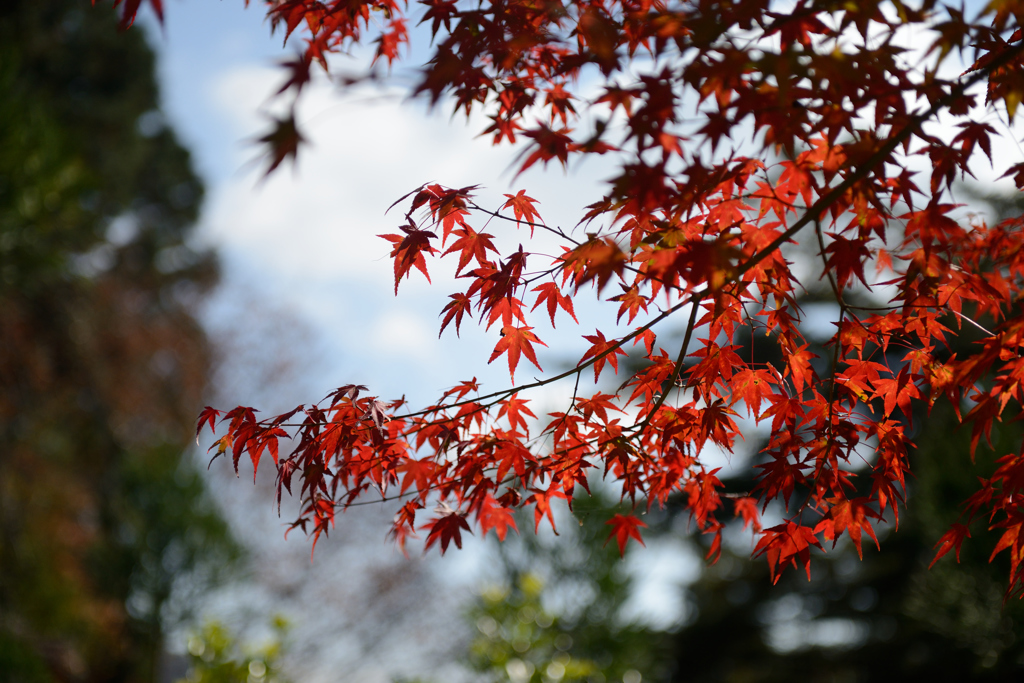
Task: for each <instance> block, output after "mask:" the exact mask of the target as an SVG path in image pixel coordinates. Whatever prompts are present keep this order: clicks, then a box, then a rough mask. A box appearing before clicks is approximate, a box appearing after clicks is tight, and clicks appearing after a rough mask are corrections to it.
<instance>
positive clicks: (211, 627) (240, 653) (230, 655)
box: [178, 617, 288, 683]
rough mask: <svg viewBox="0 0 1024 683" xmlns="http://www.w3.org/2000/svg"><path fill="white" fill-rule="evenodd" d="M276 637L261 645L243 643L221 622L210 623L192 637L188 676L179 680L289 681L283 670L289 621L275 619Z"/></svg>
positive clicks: (218, 682) (190, 682)
mask: <svg viewBox="0 0 1024 683" xmlns="http://www.w3.org/2000/svg"><path fill="white" fill-rule="evenodd" d="M271 629H272V633H273V635H272V637H271V639H270V640H269V641H268V642H267V643H266V644H264V645H263V646H261V647H258V648H251V647H243V646H241V645H240V644H239V643H238V641H237V639H236V638H235V636H234V635H233V634H232V633H231V632H230V631H229V630H228V629H227V628H226V627H225V626H224V625H223V624H220V623H218V622H208V623H207V624H205V625H204V626H203V628H202V629H201V630H200V631H198V632H196V633H193V634H192V635H191V636H189V639H188V653H189V670H188V675H187V676H186V677H185V678H183V679H181V680H180V681H179V682H178V683H288V679H287V678H284V677H283V675H282V674H281V671H280V660H281V657H282V655H283V654H284V652H285V648H286V644H287V638H286V637H287V633H288V624H287V622H286V621H285V620H284V619H282V618H281V617H275V618H274V619H273V620H272V621H271Z"/></svg>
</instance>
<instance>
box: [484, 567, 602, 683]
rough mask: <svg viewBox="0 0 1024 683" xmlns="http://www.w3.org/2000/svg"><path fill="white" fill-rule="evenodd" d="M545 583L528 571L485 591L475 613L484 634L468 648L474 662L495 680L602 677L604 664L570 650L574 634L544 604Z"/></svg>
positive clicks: (524, 682)
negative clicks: (513, 582) (509, 584)
mask: <svg viewBox="0 0 1024 683" xmlns="http://www.w3.org/2000/svg"><path fill="white" fill-rule="evenodd" d="M543 589H544V584H543V582H542V581H541V580H540V578H538V577H537V576H534V575H532V574H525V575H523V576H521V577H519V582H518V583H517V584H516V585H515V586H513V587H510V588H504V589H503V588H499V587H492V588H489V589H487V590H485V591H484V592H483V595H482V596H481V600H480V602H479V604H478V606H477V608H476V609H475V610H473V612H472V617H475V619H474V623H475V624H476V627H477V630H478V631H479V632H480V635H479V636H478V637H477V638H476V639H475V640H474V641H473V644H472V646H471V648H470V662H471V664H472V665H473V667H474V668H475V669H477V670H478V671H482V672H486V673H488V674H490V676H491V678H492V679H493V680H494V681H512V683H527V682H528V681H529V683H542V681H565V682H566V683H571V682H573V681H580V680H587V679H591V680H601V678H600V677H599V676H598V675H597V674H601V676H603V673H602V672H601V667H600V666H598V664H597V663H596V662H594V661H592V660H588V659H579V658H577V657H573V655H572V654H571V653H570V650H571V649H572V645H573V640H572V636H571V635H569V634H568V633H567V632H566V631H567V630H568V629H566V627H565V626H564V625H563V624H562V620H561V619H559V618H557V617H555V616H553V615H551V614H550V613H549V612H548V611H547V610H545V609H544V606H543V605H542V604H541V595H542V593H543Z"/></svg>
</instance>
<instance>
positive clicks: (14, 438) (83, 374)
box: [0, 0, 237, 682]
mask: <svg viewBox="0 0 1024 683" xmlns="http://www.w3.org/2000/svg"><path fill="white" fill-rule="evenodd" d="M115 27H116V18H115V16H114V12H113V11H112V9H111V8H110V7H95V8H93V7H91V6H90V3H87V2H81V1H80V0H8V1H6V2H3V3H0V330H2V337H3V342H2V344H0V443H2V448H3V451H2V455H0V680H4V681H26V682H28V681H39V682H42V681H51V680H52V681H153V680H156V678H157V677H158V669H159V662H160V656H161V653H162V650H163V640H164V629H165V627H166V626H167V625H168V624H170V623H173V622H174V621H175V620H176V619H178V618H180V617H181V616H183V615H185V614H187V613H188V611H189V608H190V606H191V604H193V599H192V598H194V596H195V594H196V591H199V590H201V589H202V588H203V586H204V585H206V584H207V583H208V582H209V581H210V580H212V579H213V578H215V576H216V573H217V571H218V569H220V568H223V567H224V566H225V565H226V563H227V562H228V561H229V560H230V559H231V558H233V557H235V556H236V555H237V549H236V546H235V545H234V544H233V542H232V540H231V538H230V534H229V533H228V530H227V527H226V525H225V524H224V523H223V521H222V520H221V518H220V516H219V515H218V513H217V511H216V509H215V507H214V506H213V505H212V504H211V502H210V501H209V499H208V497H207V495H206V492H205V489H204V485H203V482H202V480H201V479H200V478H199V476H198V474H197V472H196V471H195V469H194V467H193V464H192V461H191V459H190V457H188V456H187V455H186V454H185V453H186V449H187V447H188V443H189V441H190V438H191V435H192V434H194V432H193V431H192V429H193V424H194V418H195V414H196V410H197V407H199V406H200V405H201V403H200V401H201V398H202V392H203V388H204V384H205V378H206V377H207V376H208V372H209V367H208V366H209V361H208V359H209V348H208V344H207V340H206V338H205V336H204V333H203V330H202V329H201V328H200V326H199V324H198V322H197V320H196V318H195V315H194V311H195V305H196V303H197V302H198V301H199V299H200V297H201V296H202V294H203V293H204V292H205V291H206V290H207V289H208V288H209V287H210V286H211V285H212V284H213V283H214V282H215V280H216V275H217V268H216V261H215V259H214V257H213V255H212V254H211V253H209V252H206V251H203V250H201V249H197V248H196V247H195V246H194V245H193V244H192V243H191V242H190V241H189V231H190V229H191V227H192V225H193V224H194V222H195V220H196V218H197V215H198V209H199V205H200V201H201V199H202V185H201V183H200V181H199V179H198V178H197V177H196V175H195V173H194V172H193V170H192V166H191V164H190V159H189V154H188V152H187V151H186V150H185V149H184V148H183V147H182V146H181V144H180V143H179V142H178V140H177V139H176V138H175V135H174V133H173V132H172V131H171V130H170V129H169V128H168V127H167V126H166V125H165V123H164V120H163V117H162V115H161V113H160V110H159V98H158V92H157V86H156V81H155V75H154V56H153V54H152V51H151V50H150V49H149V47H148V46H147V44H146V42H145V37H144V35H143V34H142V33H141V32H140V31H138V30H133V31H130V32H128V33H118V32H117V31H116V29H115Z"/></svg>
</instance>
